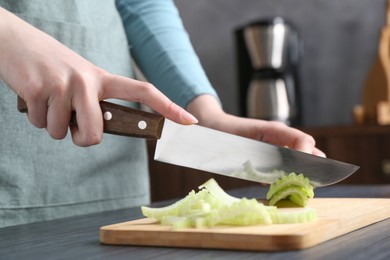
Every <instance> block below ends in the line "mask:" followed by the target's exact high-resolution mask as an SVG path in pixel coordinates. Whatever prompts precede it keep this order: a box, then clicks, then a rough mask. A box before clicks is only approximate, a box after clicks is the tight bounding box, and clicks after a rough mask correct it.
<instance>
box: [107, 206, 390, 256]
mask: <svg viewBox="0 0 390 260" xmlns="http://www.w3.org/2000/svg"><path fill="white" fill-rule="evenodd" d="M309 207H314V208H315V209H316V211H317V216H318V220H317V221H314V222H311V223H304V224H272V225H256V226H247V227H237V226H218V227H214V228H204V229H195V228H194V229H193V228H189V229H182V230H177V231H173V230H171V228H170V227H169V226H162V225H160V224H158V223H157V222H156V221H155V220H154V219H150V218H143V219H138V220H134V221H128V222H123V223H118V224H113V225H108V226H104V227H101V228H100V241H101V242H102V243H104V244H113V245H137V246H164V247H188V248H214V249H229V250H256V251H283V250H293V249H304V248H308V247H312V246H315V245H317V244H320V243H322V242H325V241H327V240H329V239H332V238H335V237H338V236H341V235H344V234H346V233H349V232H351V231H354V230H356V229H359V228H362V227H365V226H368V225H370V224H373V223H375V222H378V221H381V220H384V219H386V218H389V217H390V199H368V198H364V199H361V198H359V199H356V198H315V199H312V200H311V201H310V204H309ZM283 210H296V208H295V209H294V208H285V209H283Z"/></svg>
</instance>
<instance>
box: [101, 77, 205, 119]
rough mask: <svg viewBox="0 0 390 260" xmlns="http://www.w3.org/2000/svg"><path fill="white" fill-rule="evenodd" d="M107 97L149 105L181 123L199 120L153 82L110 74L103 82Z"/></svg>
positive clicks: (105, 96)
mask: <svg viewBox="0 0 390 260" xmlns="http://www.w3.org/2000/svg"><path fill="white" fill-rule="evenodd" d="M103 92H104V99H105V98H118V99H122V100H127V101H130V102H140V103H142V104H145V105H147V106H148V107H150V108H151V109H153V110H154V111H156V112H158V113H160V114H162V115H163V116H164V117H166V118H169V119H171V120H172V121H175V122H176V123H180V124H194V123H197V122H198V120H197V119H196V118H195V117H194V116H193V115H191V114H190V113H188V112H187V111H186V110H184V109H183V108H181V107H180V106H178V105H176V104H175V103H173V102H172V101H171V100H170V99H169V98H168V97H166V96H165V95H164V94H163V93H161V92H160V91H159V90H158V89H157V88H155V87H154V86H153V85H152V84H150V83H147V82H143V81H138V80H134V79H130V78H125V77H120V76H114V75H110V76H108V77H107V78H106V79H105V81H104V83H103Z"/></svg>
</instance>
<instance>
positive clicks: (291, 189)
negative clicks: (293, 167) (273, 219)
mask: <svg viewBox="0 0 390 260" xmlns="http://www.w3.org/2000/svg"><path fill="white" fill-rule="evenodd" d="M313 197H314V188H313V186H312V185H311V184H310V180H309V179H308V178H305V177H304V176H303V174H299V175H296V174H295V173H290V174H289V175H286V176H283V177H282V178H280V179H278V180H277V181H276V182H274V183H273V184H271V186H270V188H269V191H268V193H267V199H268V200H269V205H275V204H276V203H277V202H278V201H280V200H282V199H289V200H291V201H292V202H294V203H295V204H297V205H300V206H302V207H306V206H307V203H308V201H309V199H311V198H313Z"/></svg>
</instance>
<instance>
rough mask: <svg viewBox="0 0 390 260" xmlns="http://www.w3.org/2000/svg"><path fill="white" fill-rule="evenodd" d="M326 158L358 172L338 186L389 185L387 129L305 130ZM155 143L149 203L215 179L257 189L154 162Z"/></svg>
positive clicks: (230, 186) (389, 140) (151, 147)
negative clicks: (344, 164) (350, 164)
mask: <svg viewBox="0 0 390 260" xmlns="http://www.w3.org/2000/svg"><path fill="white" fill-rule="evenodd" d="M303 130H304V131H305V132H307V133H310V134H311V135H313V136H314V138H315V139H316V142H317V147H318V148H320V149H321V150H322V151H324V152H325V153H326V154H327V156H328V158H332V159H336V160H340V161H344V162H348V163H352V164H356V165H359V166H360V169H359V170H358V171H357V172H356V173H354V174H353V175H352V176H351V177H349V178H347V179H346V180H344V181H342V182H340V184H384V183H390V126H343V127H326V128H306V129H303ZM154 147H155V142H151V141H150V142H148V148H149V155H150V164H149V167H150V181H151V195H152V201H160V200H165V199H173V198H178V197H183V196H185V195H187V194H188V192H189V191H190V190H192V189H196V188H197V186H198V185H200V184H202V183H203V182H205V181H207V180H208V179H209V178H211V177H213V178H215V179H216V180H217V181H218V183H220V185H221V186H222V187H223V188H224V189H233V188H240V187H245V186H250V185H251V186H253V185H260V184H257V183H254V182H249V181H244V180H239V179H234V178H229V177H224V176H221V175H215V174H210V173H207V172H203V171H197V170H193V169H188V168H184V167H178V166H174V165H169V164H165V163H161V162H157V161H154V160H153V159H152V158H153V153H154Z"/></svg>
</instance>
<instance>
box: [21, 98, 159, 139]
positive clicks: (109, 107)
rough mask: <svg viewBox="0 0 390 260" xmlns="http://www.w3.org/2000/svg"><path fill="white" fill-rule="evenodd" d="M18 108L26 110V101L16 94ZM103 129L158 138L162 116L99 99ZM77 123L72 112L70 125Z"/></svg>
mask: <svg viewBox="0 0 390 260" xmlns="http://www.w3.org/2000/svg"><path fill="white" fill-rule="evenodd" d="M17 106H18V110H19V111H20V112H22V113H26V112H27V111H28V109H27V104H26V102H25V101H24V100H23V99H22V98H20V97H19V96H18V105H17ZM100 108H101V110H102V115H103V131H104V133H108V134H115V135H123V136H132V137H140V138H147V139H159V138H160V137H161V131H162V127H163V125H164V117H163V116H161V115H157V114H154V113H149V112H145V111H142V110H138V109H133V108H130V107H125V106H121V105H118V104H114V103H110V102H106V101H101V102H100ZM72 124H73V125H77V120H76V113H75V112H73V113H72V118H71V121H70V125H72Z"/></svg>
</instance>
